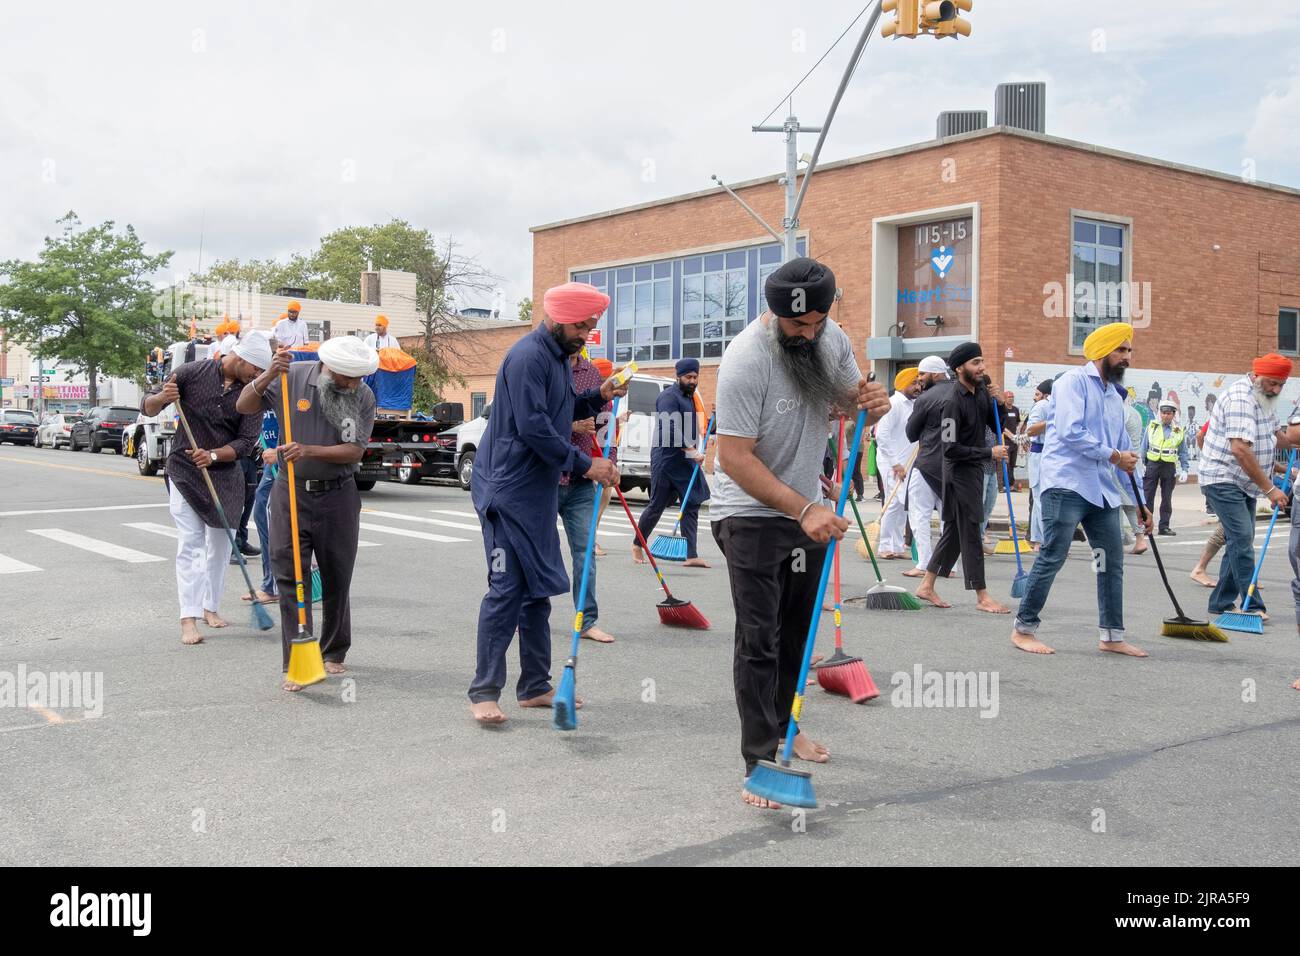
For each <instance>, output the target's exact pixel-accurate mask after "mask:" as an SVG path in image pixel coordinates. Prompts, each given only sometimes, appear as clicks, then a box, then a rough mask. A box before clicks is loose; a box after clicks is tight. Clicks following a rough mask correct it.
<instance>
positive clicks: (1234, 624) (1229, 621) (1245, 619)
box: [1214, 611, 1264, 634]
mask: <svg viewBox="0 0 1300 956" xmlns="http://www.w3.org/2000/svg"><path fill="white" fill-rule="evenodd" d="M1214 626H1215V627H1217V628H1221V629H1223V630H1225V631H1241V632H1242V633H1243V634H1263V633H1264V619H1263V618H1262V617H1260V615H1259V614H1257V613H1255V612H1253V611H1225V612H1224V613H1222V614H1220V615H1219V616H1218V617H1217V618H1216V619H1215V621H1214Z"/></svg>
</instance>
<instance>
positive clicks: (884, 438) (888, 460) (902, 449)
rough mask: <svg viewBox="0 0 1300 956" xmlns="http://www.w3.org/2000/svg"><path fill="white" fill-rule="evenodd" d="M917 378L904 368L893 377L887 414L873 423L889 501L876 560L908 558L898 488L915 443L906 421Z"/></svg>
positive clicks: (879, 467)
mask: <svg viewBox="0 0 1300 956" xmlns="http://www.w3.org/2000/svg"><path fill="white" fill-rule="evenodd" d="M920 379H921V373H920V370H919V369H917V368H905V369H903V370H902V371H901V372H899V373H898V374H897V375H895V376H894V394H893V395H891V396H889V411H888V412H886V413H885V417H884V418H882V419H880V421H879V422H878V423H877V424H876V468H877V470H878V471H879V472H880V476H881V478H882V479H883V481H884V484H885V500H886V501H888V502H889V507H887V508H886V509H885V510H884V513H883V514H881V516H880V547H879V548H878V551H879V552H880V553H879V557H881V558H885V559H892V558H906V557H907V556H908V555H907V551H906V549H905V547H904V545H903V530H904V528H906V526H907V500H906V499H907V496H906V495H905V494H903V489H902V488H898V486H899V485H900V484H901V483H902V482H904V481H906V480H907V468H908V462H909V461H911V458H912V452H913V451H914V450H915V449H916V443H915V442H910V441H908V440H907V420H908V419H909V418H910V417H911V416H912V406H913V405H914V404H915V402H916V399H917V398H918V397H919V396H920V394H921V388H922V384H921V380H920ZM845 441H846V442H847V441H848V439H847V438H846V439H845ZM895 488H898V490H897V491H895V490H894V489H895ZM891 495H893V497H892V498H891V497H890V496H891ZM927 520H928V519H927Z"/></svg>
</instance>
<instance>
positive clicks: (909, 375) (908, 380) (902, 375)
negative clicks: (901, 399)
mask: <svg viewBox="0 0 1300 956" xmlns="http://www.w3.org/2000/svg"><path fill="white" fill-rule="evenodd" d="M920 374H921V372H920V370H919V369H917V368H916V367H915V366H913V367H912V368H905V369H903V370H902V371H901V372H899V373H898V374H897V375H895V376H894V388H896V389H897V390H898V391H900V392H901V391H902V390H903V389H905V388H907V387H908V386H910V385H911V384H912V383H913V382H915V381H916V377H917V376H918V375H920Z"/></svg>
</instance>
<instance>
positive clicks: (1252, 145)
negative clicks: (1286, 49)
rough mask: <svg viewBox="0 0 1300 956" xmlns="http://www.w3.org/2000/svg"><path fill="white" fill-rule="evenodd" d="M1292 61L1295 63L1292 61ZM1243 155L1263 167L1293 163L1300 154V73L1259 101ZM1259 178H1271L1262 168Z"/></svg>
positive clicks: (1246, 137)
mask: <svg viewBox="0 0 1300 956" xmlns="http://www.w3.org/2000/svg"><path fill="white" fill-rule="evenodd" d="M1292 62H1294V60H1292ZM1242 147H1243V150H1244V155H1245V156H1246V157H1250V158H1252V159H1254V160H1255V161H1256V162H1257V163H1258V164H1260V165H1262V166H1273V167H1274V168H1276V165H1277V164H1278V163H1281V162H1292V163H1293V162H1294V161H1295V156H1296V155H1297V154H1300V73H1295V74H1292V75H1291V76H1290V77H1289V78H1288V79H1287V80H1286V81H1285V82H1283V83H1280V84H1278V85H1277V86H1276V87H1274V88H1273V89H1270V90H1269V91H1268V92H1267V93H1265V94H1264V95H1263V97H1261V98H1260V101H1259V103H1258V104H1256V106H1255V111H1254V116H1253V119H1252V121H1251V124H1250V129H1248V130H1247V131H1246V136H1245V138H1244V140H1243V144H1242ZM1259 175H1260V177H1261V178H1265V179H1267V178H1270V176H1269V174H1268V173H1267V172H1266V171H1265V169H1263V168H1261V169H1260V170H1259Z"/></svg>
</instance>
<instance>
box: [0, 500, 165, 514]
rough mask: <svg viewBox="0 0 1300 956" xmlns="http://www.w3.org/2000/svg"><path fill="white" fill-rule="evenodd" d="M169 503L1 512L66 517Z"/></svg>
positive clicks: (163, 506)
mask: <svg viewBox="0 0 1300 956" xmlns="http://www.w3.org/2000/svg"><path fill="white" fill-rule="evenodd" d="M166 507H167V502H165V501H160V502H158V503H157V504H152V505H104V506H102V507H98V508H47V509H45V510H33V511H0V518H16V517H18V516H19V515H66V514H72V513H73V512H76V511H128V510H131V509H133V508H166Z"/></svg>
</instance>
